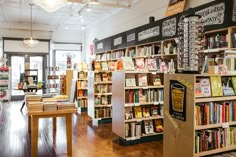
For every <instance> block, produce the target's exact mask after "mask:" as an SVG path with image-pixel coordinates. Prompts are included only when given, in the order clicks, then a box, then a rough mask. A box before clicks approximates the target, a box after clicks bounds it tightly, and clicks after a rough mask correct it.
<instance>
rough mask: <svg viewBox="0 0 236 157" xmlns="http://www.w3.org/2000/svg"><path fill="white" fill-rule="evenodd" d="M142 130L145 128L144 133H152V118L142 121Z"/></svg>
mask: <svg viewBox="0 0 236 157" xmlns="http://www.w3.org/2000/svg"><path fill="white" fill-rule="evenodd" d="M144 130H145V134H152V133H154V128H153V122H152V120H145V121H144Z"/></svg>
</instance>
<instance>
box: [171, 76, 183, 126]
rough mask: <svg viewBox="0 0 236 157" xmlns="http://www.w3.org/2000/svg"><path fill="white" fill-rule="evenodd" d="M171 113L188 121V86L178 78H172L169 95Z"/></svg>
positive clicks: (174, 116)
mask: <svg viewBox="0 0 236 157" xmlns="http://www.w3.org/2000/svg"><path fill="white" fill-rule="evenodd" d="M169 96H170V97H169V105H170V106H169V112H170V115H171V116H172V117H173V118H175V119H179V120H182V121H186V86H185V85H183V84H182V83H180V82H179V81H176V80H170V95H169Z"/></svg>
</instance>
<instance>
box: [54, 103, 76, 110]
mask: <svg viewBox="0 0 236 157" xmlns="http://www.w3.org/2000/svg"><path fill="white" fill-rule="evenodd" d="M57 106H58V110H73V109H75V104H74V103H70V102H58V103H57Z"/></svg>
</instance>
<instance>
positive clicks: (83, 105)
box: [77, 99, 88, 108]
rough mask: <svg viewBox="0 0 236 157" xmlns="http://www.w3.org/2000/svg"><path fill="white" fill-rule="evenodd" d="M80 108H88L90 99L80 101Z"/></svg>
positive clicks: (78, 101) (78, 102)
mask: <svg viewBox="0 0 236 157" xmlns="http://www.w3.org/2000/svg"><path fill="white" fill-rule="evenodd" d="M77 104H78V107H82V108H84V107H88V99H79V100H77Z"/></svg>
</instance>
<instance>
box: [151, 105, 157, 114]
mask: <svg viewBox="0 0 236 157" xmlns="http://www.w3.org/2000/svg"><path fill="white" fill-rule="evenodd" d="M151 114H152V116H158V115H159V114H158V107H157V106H152V107H151Z"/></svg>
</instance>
